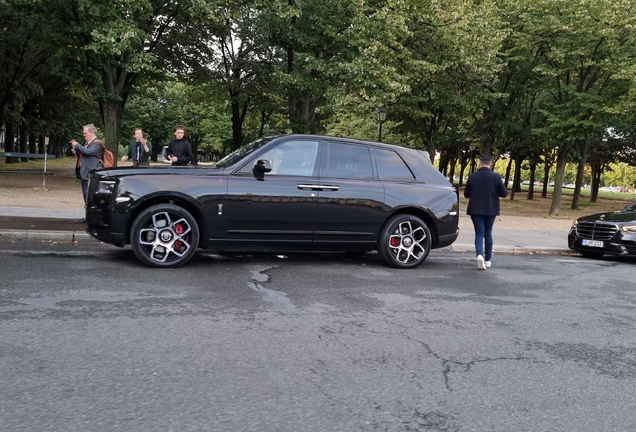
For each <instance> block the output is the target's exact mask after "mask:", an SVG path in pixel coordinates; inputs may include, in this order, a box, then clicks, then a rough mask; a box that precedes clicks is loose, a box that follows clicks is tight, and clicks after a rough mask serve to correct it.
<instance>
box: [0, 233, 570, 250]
mask: <svg viewBox="0 0 636 432" xmlns="http://www.w3.org/2000/svg"><path fill="white" fill-rule="evenodd" d="M2 240H12V241H20V240H22V241H25V240H31V241H49V242H64V243H67V242H68V243H74V242H78V241H86V240H91V241H98V240H95V239H94V238H93V237H91V236H90V235H89V234H87V233H86V232H84V231H38V230H32V231H22V230H0V241H2ZM434 251H436V252H437V251H439V252H475V245H473V244H468V243H454V244H452V245H450V246H446V247H443V248H439V249H434ZM493 252H497V253H512V254H515V253H517V254H533V253H537V254H558V253H571V252H572V251H571V250H570V249H568V248H564V247H554V246H506V245H503V246H496V245H495V247H494V248H493Z"/></svg>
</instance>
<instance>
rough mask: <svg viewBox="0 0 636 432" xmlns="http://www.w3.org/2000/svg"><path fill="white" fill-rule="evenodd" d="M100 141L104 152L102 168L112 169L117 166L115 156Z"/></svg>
mask: <svg viewBox="0 0 636 432" xmlns="http://www.w3.org/2000/svg"><path fill="white" fill-rule="evenodd" d="M96 141H98V142H99V143H100V144H101V145H102V150H103V154H102V158H101V159H100V161H102V166H103V167H104V168H112V167H114V166H115V155H114V154H113V152H112V151H110V150H108V149H107V148H106V147H104V143H103V142H101V141H99V140H96Z"/></svg>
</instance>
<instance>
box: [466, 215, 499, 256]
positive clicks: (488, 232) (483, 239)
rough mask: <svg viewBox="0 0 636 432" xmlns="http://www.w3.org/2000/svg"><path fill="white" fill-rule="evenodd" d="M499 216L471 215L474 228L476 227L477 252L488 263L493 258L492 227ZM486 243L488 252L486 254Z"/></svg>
mask: <svg viewBox="0 0 636 432" xmlns="http://www.w3.org/2000/svg"><path fill="white" fill-rule="evenodd" d="M496 217H497V216H482V215H471V216H470V218H471V220H472V221H473V227H475V252H476V254H477V255H481V256H483V257H484V259H485V260H486V261H490V259H491V258H492V226H493V225H494V224H495V218H496ZM484 243H485V245H486V250H485V254H484Z"/></svg>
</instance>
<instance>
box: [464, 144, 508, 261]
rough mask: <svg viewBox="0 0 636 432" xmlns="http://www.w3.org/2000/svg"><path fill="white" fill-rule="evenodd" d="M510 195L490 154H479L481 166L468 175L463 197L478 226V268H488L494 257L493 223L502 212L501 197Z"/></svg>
mask: <svg viewBox="0 0 636 432" xmlns="http://www.w3.org/2000/svg"><path fill="white" fill-rule="evenodd" d="M506 196H508V189H506V186H505V185H504V183H503V181H502V180H501V177H500V176H499V174H497V173H495V172H493V171H492V158H491V157H490V155H481V156H480V157H479V169H478V170H477V171H475V172H474V173H472V174H471V175H469V176H468V180H467V181H466V187H465V188H464V198H468V200H469V201H468V210H467V212H466V213H467V214H468V215H469V216H470V218H471V220H472V221H473V227H474V228H475V253H476V254H477V268H478V269H479V270H486V268H488V267H490V266H491V259H492V244H493V241H492V227H493V225H494V224H495V218H496V217H497V216H498V215H499V211H500V204H499V198H505V197H506Z"/></svg>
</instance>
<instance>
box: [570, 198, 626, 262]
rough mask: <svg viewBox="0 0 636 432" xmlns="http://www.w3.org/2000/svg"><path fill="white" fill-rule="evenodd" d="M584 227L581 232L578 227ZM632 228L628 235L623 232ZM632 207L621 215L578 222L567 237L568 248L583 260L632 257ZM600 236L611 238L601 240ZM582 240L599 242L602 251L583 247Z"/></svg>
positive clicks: (602, 215)
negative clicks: (601, 244)
mask: <svg viewBox="0 0 636 432" xmlns="http://www.w3.org/2000/svg"><path fill="white" fill-rule="evenodd" d="M583 226H584V227H586V228H587V229H585V230H583V229H581V227H583ZM627 227H632V228H631V230H632V231H631V232H629V231H626V230H625V229H627ZM634 227H636V204H631V205H629V206H627V207H625V208H624V209H623V210H621V211H617V212H610V213H597V214H592V215H588V216H583V217H580V218H578V219H577V220H576V221H575V222H574V224H573V225H572V228H570V232H569V233H568V247H569V248H570V249H572V250H574V251H577V252H580V253H581V254H583V255H587V256H601V255H604V254H608V255H621V256H636V231H634ZM601 232H606V233H607V232H609V233H612V234H611V235H606V236H604V237H601V235H600V233H601ZM583 240H597V241H602V242H603V247H591V246H583V244H582V241H583Z"/></svg>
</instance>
